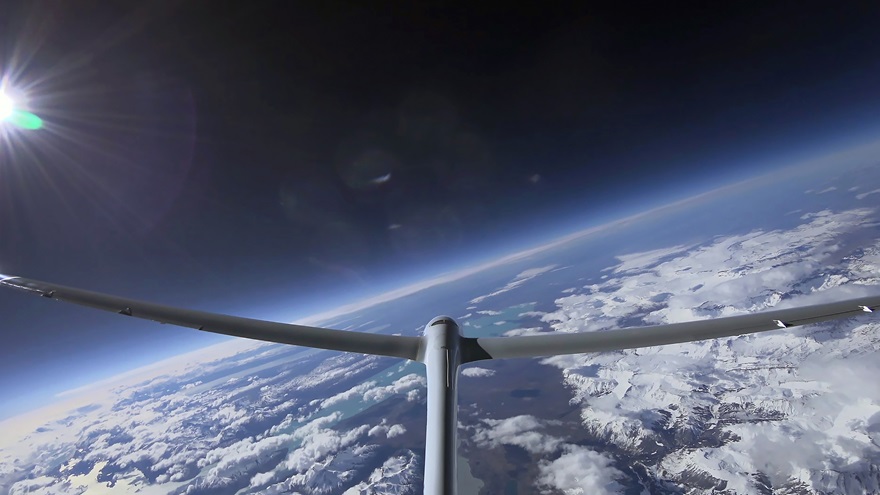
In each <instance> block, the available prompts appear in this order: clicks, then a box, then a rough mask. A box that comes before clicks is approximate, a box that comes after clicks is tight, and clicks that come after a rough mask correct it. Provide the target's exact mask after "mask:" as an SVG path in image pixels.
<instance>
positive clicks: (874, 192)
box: [856, 189, 880, 199]
mask: <svg viewBox="0 0 880 495" xmlns="http://www.w3.org/2000/svg"><path fill="white" fill-rule="evenodd" d="M877 193H880V189H874V190H873V191H868V192H866V193H861V194H856V199H865V198H867V197H868V196H870V195H872V194H877Z"/></svg>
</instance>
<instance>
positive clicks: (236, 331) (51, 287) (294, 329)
mask: <svg viewBox="0 0 880 495" xmlns="http://www.w3.org/2000/svg"><path fill="white" fill-rule="evenodd" d="M0 285H5V286H8V287H12V288H14V289H19V290H23V291H26V292H30V293H33V294H37V295H40V296H43V297H48V298H52V299H58V300H60V301H66V302H69V303H73V304H79V305H81V306H89V307H92V308H97V309H103V310H105V311H112V312H114V313H119V314H121V315H126V316H134V317H137V318H143V319H147V320H153V321H158V322H159V323H169V324H172V325H178V326H182V327H189V328H195V329H197V330H202V331H205V332H212V333H220V334H224V335H231V336H234V337H245V338H248V339H255V340H264V341H266V342H277V343H279V344H293V345H301V346H308V347H317V348H320V349H330V350H336V351H348V352H359V353H363V354H375V355H379V356H392V357H399V358H404V359H412V360H415V359H417V357H418V352H419V344H420V342H421V339H419V338H418V337H403V336H398V335H379V334H373V333H363V332H349V331H345V330H332V329H329V328H319V327H309V326H304V325H294V324H290V323H278V322H273V321H264V320H255V319H251V318H242V317H239V316H228V315H221V314H216V313H207V312H204V311H195V310H191V309H181V308H175V307H171V306H164V305H161V304H153V303H148V302H143V301H136V300H134V299H126V298H123V297H116V296H111V295H108V294H101V293H99V292H92V291H87V290H83V289H76V288H73V287H65V286H63V285H55V284H50V283H47V282H40V281H38V280H30V279H26V278H21V277H8V276H7V277H4V278H0Z"/></svg>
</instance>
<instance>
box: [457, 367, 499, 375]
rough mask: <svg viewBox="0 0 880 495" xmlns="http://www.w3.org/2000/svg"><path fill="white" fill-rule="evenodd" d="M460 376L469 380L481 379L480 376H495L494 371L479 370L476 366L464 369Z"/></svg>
mask: <svg viewBox="0 0 880 495" xmlns="http://www.w3.org/2000/svg"><path fill="white" fill-rule="evenodd" d="M461 374H462V375H464V376H467V377H470V378H474V377H481V376H492V375H494V374H495V370H490V369H487V368H480V367H478V366H472V367H469V368H465V369H463V370H461Z"/></svg>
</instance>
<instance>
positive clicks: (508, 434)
mask: <svg viewBox="0 0 880 495" xmlns="http://www.w3.org/2000/svg"><path fill="white" fill-rule="evenodd" d="M482 421H483V423H485V424H487V425H489V428H485V429H477V431H476V432H475V433H474V435H473V438H474V441H475V442H477V444H479V445H481V446H484V447H497V446H499V445H516V446H518V447H522V448H524V449H526V450H527V451H529V452H530V453H533V454H536V453H544V454H546V453H552V452H553V451H555V450H556V449H557V448H559V445H560V444H561V443H562V440H561V439H560V438H556V437H553V436H550V435H546V434H544V433H541V432H539V431H536V430H539V429H542V428H543V427H544V426H543V424H542V423H541V422H540V421H539V420H538V419H537V418H535V417H534V416H529V415H521V416H514V417H511V418H507V419H500V420H499V419H484V420H482Z"/></svg>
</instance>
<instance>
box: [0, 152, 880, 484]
mask: <svg viewBox="0 0 880 495" xmlns="http://www.w3.org/2000/svg"><path fill="white" fill-rule="evenodd" d="M878 161H880V159H875V158H874V155H873V154H870V153H853V154H848V155H840V156H837V157H831V158H828V159H826V160H824V161H819V162H816V163H813V164H807V165H804V166H801V167H799V168H793V169H785V170H783V171H780V172H777V173H775V174H772V175H769V176H765V177H761V178H757V179H754V180H751V181H748V182H745V183H740V184H736V185H731V186H729V187H726V188H722V189H719V190H715V191H712V192H709V193H705V194H702V195H700V196H697V197H694V198H691V199H689V200H686V201H682V202H679V203H677V204H673V205H669V206H667V207H663V208H658V209H655V210H651V211H646V212H644V213H642V214H639V215H636V216H634V217H630V218H627V219H623V220H620V221H617V222H613V223H610V224H607V225H602V226H597V227H591V228H589V229H587V230H585V231H582V232H578V233H575V234H572V235H570V236H568V237H566V238H563V239H556V240H554V239H541V238H535V239H534V245H536V246H539V247H536V248H535V249H531V250H528V251H525V252H522V253H518V254H515V255H511V256H509V257H507V258H505V259H503V260H496V261H494V262H490V263H487V264H486V265H485V266H483V267H479V269H477V268H470V269H466V270H463V271H462V272H459V273H453V274H446V275H443V276H441V277H438V278H437V279H435V280H431V281H425V282H423V283H420V284H416V285H415V286H413V287H411V288H410V289H408V290H403V291H399V292H398V293H396V294H395V297H393V298H391V297H390V296H386V297H382V296H380V297H377V299H376V300H378V301H380V302H378V303H374V304H365V305H362V306H363V307H360V308H358V309H356V310H355V311H354V312H352V313H348V314H340V315H337V316H334V317H333V318H330V319H328V320H326V321H323V322H321V323H324V324H326V325H329V326H332V327H334V328H345V329H349V330H357V331H379V332H399V333H404V334H410V335H415V334H417V333H419V332H420V331H421V329H422V326H423V325H424V324H425V323H426V322H427V321H428V320H430V319H431V318H432V317H433V316H435V315H437V314H450V315H451V316H453V317H455V318H456V319H457V320H458V321H459V323H460V324H461V325H462V328H463V331H464V333H465V334H466V335H468V336H486V335H502V334H505V335H522V334H528V333H535V332H548V331H557V332H593V331H603V330H608V329H613V328H617V327H623V326H638V325H647V324H657V323H663V322H678V321H687V320H694V319H704V318H711V317H716V316H728V315H735V314H742V313H745V312H750V311H761V310H766V309H768V308H771V307H783V306H791V305H799V304H809V303H815V302H826V301H831V300H835V299H842V298H849V297H858V296H863V295H869V294H877V293H878V292H880V287H877V285H880V229H878V226H880V166H878V165H880V163H878ZM584 215H585V217H588V212H585V214H584ZM542 243H544V244H542ZM310 323H316V322H310ZM124 324H125V322H124V321H122V320H121V321H120V325H124ZM878 329H880V321H877V320H876V319H874V318H872V316H870V315H866V316H865V317H864V318H861V319H857V320H849V321H841V322H833V323H828V324H820V325H815V326H810V327H803V328H795V329H791V330H780V331H778V332H769V333H765V334H760V335H754V336H745V337H736V338H727V339H720V340H714V341H705V342H698V343H690V344H680V345H669V346H664V347H659V348H651V349H637V350H631V351H620V352H613V353H602V354H593V355H573V356H563V357H556V358H548V359H535V360H509V361H491V362H480V363H476V364H475V365H470V366H468V367H466V368H464V369H463V371H462V375H463V376H462V378H461V380H460V399H459V404H460V406H459V407H460V412H459V420H460V423H461V425H460V438H461V448H460V453H461V458H460V471H461V473H460V475H461V476H460V477H461V478H462V479H461V487H462V489H461V492H462V493H477V492H480V493H486V494H501V493H505V494H512V493H564V494H581V493H584V494H586V493H632V494H637V493H682V494H684V493H730V494H734V493H736V494H802V493H803V494H809V493H841V494H862V493H880V386H878V381H877V377H878V376H880V352H878V350H880V331H878ZM181 331H184V330H181ZM424 386H425V380H424V378H423V370H422V369H421V365H419V364H417V363H407V362H402V361H399V360H395V359H390V358H377V357H365V356H361V355H352V354H339V353H333V352H326V351H313V350H308V349H302V348H292V347H285V346H280V345H267V344H259V343H252V342H246V341H231V343H229V344H223V345H221V346H217V347H214V348H211V349H209V350H206V351H204V352H201V353H194V354H191V355H189V356H185V357H182V358H180V359H178V360H176V361H172V362H168V363H165V364H164V365H163V366H159V367H154V368H153V369H151V370H146V371H144V372H143V373H141V374H138V375H135V376H134V377H126V378H125V379H120V380H119V381H117V382H115V383H113V384H111V385H97V386H96V387H94V388H93V389H92V390H91V391H89V392H88V393H87V394H86V395H84V396H82V397H80V398H79V400H80V403H79V406H78V407H77V408H76V409H73V410H65V411H62V412H58V411H60V410H58V409H56V410H54V411H55V412H51V411H50V412H46V411H42V412H39V413H34V414H32V415H28V416H27V417H26V418H25V419H23V420H21V421H19V423H16V424H17V425H18V427H23V426H22V425H28V428H29V429H27V430H12V429H9V430H7V431H4V436H3V443H2V444H0V449H2V450H0V493H5V492H8V493H10V494H16V495H17V494H24V493H41V494H79V493H87V494H106V493H110V494H114V493H141V494H165V493H181V494H183V493H186V494H232V493H241V494H246V493H264V494H282V493H301V494H341V493H347V494H362V493H364V494H365V493H395V494H407V493H420V491H421V479H420V478H421V474H422V470H423V468H424V466H423V454H424V451H423V442H424V422H425V406H424V401H425V389H424ZM51 414H55V416H54V417H53V416H51ZM11 424H12V423H10V422H7V426H8V425H11ZM10 428H11V427H10Z"/></svg>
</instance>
